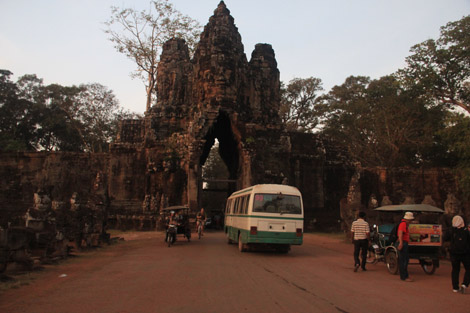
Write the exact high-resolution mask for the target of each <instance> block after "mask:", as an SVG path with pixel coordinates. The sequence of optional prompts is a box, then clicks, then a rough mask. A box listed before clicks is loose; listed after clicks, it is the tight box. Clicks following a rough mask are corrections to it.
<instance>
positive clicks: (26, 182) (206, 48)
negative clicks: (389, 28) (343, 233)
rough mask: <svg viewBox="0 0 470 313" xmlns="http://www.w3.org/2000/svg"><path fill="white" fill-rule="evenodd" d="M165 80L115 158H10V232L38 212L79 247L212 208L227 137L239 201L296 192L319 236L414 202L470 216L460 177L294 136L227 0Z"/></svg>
mask: <svg viewBox="0 0 470 313" xmlns="http://www.w3.org/2000/svg"><path fill="white" fill-rule="evenodd" d="M157 81H158V84H157V89H156V92H157V99H158V100H157V103H156V104H155V105H154V106H153V107H151V108H150V109H149V110H148V111H147V112H146V114H145V117H144V118H143V119H142V120H125V121H122V123H121V128H120V132H119V135H118V138H117V140H116V142H115V143H113V144H111V146H110V151H109V153H93V154H90V153H66V152H34V153H33V152H31V153H27V152H18V153H1V158H0V175H1V177H2V179H1V182H0V190H1V194H0V203H1V207H0V226H2V227H4V228H5V227H7V226H8V225H21V223H22V222H24V216H25V215H26V213H27V212H28V214H27V215H28V216H33V215H35V214H36V215H41V216H44V215H47V214H49V215H48V216H54V221H55V223H56V224H57V225H59V224H60V225H61V226H60V227H59V226H57V227H59V228H61V229H69V231H70V232H71V233H72V234H75V235H73V237H74V238H78V239H77V240H80V238H81V237H80V235H77V229H78V232H79V233H80V230H83V229H88V231H89V232H90V233H93V234H95V235H97V234H100V233H102V232H103V230H104V229H106V228H107V227H117V228H124V229H128V228H135V229H152V228H155V223H156V218H157V217H158V214H159V211H160V209H161V208H163V207H165V206H170V205H179V204H187V205H188V206H189V207H190V208H191V209H193V210H197V209H198V208H199V207H200V205H201V204H200V201H201V195H202V193H203V192H204V189H203V182H202V175H201V173H202V166H203V165H204V163H205V161H206V159H207V157H208V154H209V151H210V149H211V147H212V146H213V145H214V142H215V140H216V139H217V140H218V141H219V143H220V144H219V153H220V156H221V157H222V159H223V161H224V163H225V164H226V166H227V169H228V172H229V177H227V182H228V185H229V187H228V189H229V192H230V191H235V190H239V189H242V188H245V187H248V186H250V185H254V184H260V183H278V184H280V183H287V184H289V185H293V186H296V187H298V188H299V189H300V191H301V192H302V194H303V201H304V207H305V227H306V229H307V230H318V229H323V230H339V229H340V228H341V227H343V229H345V230H346V229H347V228H348V227H349V225H350V223H351V222H352V220H353V218H354V215H355V212H356V211H357V210H359V209H364V210H366V211H367V212H368V214H369V216H370V217H371V218H374V212H373V211H372V210H373V208H375V207H377V206H378V205H383V204H386V203H390V204H392V203H393V204H400V203H403V202H404V201H405V200H406V201H411V202H415V203H422V202H426V203H433V204H435V205H436V206H438V207H441V208H445V209H446V210H447V211H448V213H449V214H450V213H455V212H460V213H462V214H464V215H467V217H470V216H468V215H469V214H470V208H469V207H470V204H469V203H468V201H467V202H466V201H463V200H462V199H460V200H459V194H460V193H459V187H458V185H457V182H456V179H455V177H454V175H453V173H452V172H451V171H450V170H448V169H393V170H392V169H385V168H361V166H360V164H355V163H353V162H351V160H350V158H349V157H348V155H347V153H346V152H345V151H343V150H341V149H338V148H337V147H336V146H335V145H334V143H332V142H330V141H329V140H328V139H326V138H322V137H320V136H318V135H315V134H306V133H298V132H287V131H286V130H285V129H284V128H283V126H282V125H281V122H280V117H279V115H278V111H279V106H280V78H279V70H278V68H277V62H276V59H275V54H274V50H273V48H272V47H271V46H270V45H269V44H257V45H256V46H255V48H254V50H253V52H252V54H251V59H250V60H249V61H248V60H247V57H246V55H245V52H244V46H243V44H242V40H241V36H240V34H239V32H238V29H237V27H236V26H235V23H234V19H233V17H232V16H231V15H230V12H229V10H228V9H227V8H226V6H225V4H224V2H223V1H222V2H220V4H219V5H218V7H217V9H216V10H215V11H214V15H213V16H212V17H211V18H210V19H209V22H208V24H207V25H206V26H205V28H204V31H203V33H202V34H201V38H200V42H199V45H198V46H197V49H196V51H195V54H194V56H193V57H192V58H190V54H189V51H188V47H187V46H186V44H185V42H184V41H183V40H179V39H173V40H170V41H168V42H167V43H166V44H165V45H164V48H163V52H162V55H161V62H160V64H159V67H158V78H157ZM221 206H223V204H221ZM32 212H36V213H35V214H32ZM45 212H48V213H45ZM72 213H73V214H72ZM66 216H72V217H71V218H69V219H68V220H67V219H66V218H65V217H66ZM29 219H30V220H32V219H34V218H29ZM36 219H37V218H36ZM59 221H61V222H60V223H59ZM74 229H75V231H74Z"/></svg>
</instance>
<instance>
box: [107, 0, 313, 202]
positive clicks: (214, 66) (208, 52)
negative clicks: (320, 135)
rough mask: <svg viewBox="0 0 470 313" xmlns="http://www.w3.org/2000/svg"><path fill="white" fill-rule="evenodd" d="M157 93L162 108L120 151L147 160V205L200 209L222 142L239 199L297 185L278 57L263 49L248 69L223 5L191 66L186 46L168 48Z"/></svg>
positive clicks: (132, 125) (137, 126)
mask: <svg viewBox="0 0 470 313" xmlns="http://www.w3.org/2000/svg"><path fill="white" fill-rule="evenodd" d="M156 92H157V103H156V105H155V106H153V107H152V108H151V109H150V110H149V111H148V112H146V115H145V119H144V121H141V122H139V121H133V122H131V121H127V122H125V123H123V125H122V126H123V127H122V129H121V136H120V140H119V142H118V143H117V144H115V145H114V146H113V149H114V151H119V150H122V149H123V148H124V147H129V146H132V149H137V150H139V151H142V152H143V153H144V155H145V158H146V163H147V173H146V176H147V178H146V179H145V188H144V190H143V191H144V192H145V194H146V196H147V198H149V197H150V198H151V197H154V196H155V195H159V197H160V199H156V202H157V203H160V202H162V199H161V197H162V196H163V197H167V198H168V199H167V200H163V201H168V202H169V203H168V204H170V205H172V204H180V203H188V204H189V205H190V207H191V208H194V209H195V208H197V207H198V199H199V198H200V192H201V186H202V183H201V171H202V165H203V164H204V163H205V161H206V159H207V157H208V154H209V151H210V149H211V147H212V145H213V144H214V141H215V139H217V140H218V141H219V153H220V156H221V157H222V159H223V160H224V162H225V164H226V165H227V168H228V171H229V173H230V177H228V179H229V180H231V181H233V183H232V185H231V188H232V190H233V191H235V190H238V189H241V188H245V187H248V186H250V185H253V184H257V183H282V182H283V181H284V182H285V181H289V182H290V183H291V184H292V183H294V179H293V177H291V176H292V175H291V174H292V173H291V170H290V168H291V166H290V164H289V158H290V157H291V150H292V149H291V148H292V147H291V137H290V135H288V134H287V133H285V132H284V131H283V129H282V126H281V123H280V117H279V114H278V111H279V106H280V95H279V93H280V80H279V70H278V69H277V62H276V59H275V56H274V51H273V49H272V47H271V46H270V45H268V44H257V45H256V47H255V50H254V51H253V52H252V54H251V60H250V61H247V57H246V55H245V52H244V47H243V44H242V41H241V36H240V34H239V32H238V29H237V27H236V26H235V24H234V19H233V17H232V16H231V15H230V11H229V10H228V9H227V7H226V5H225V3H224V2H223V1H221V2H220V4H219V5H218V7H217V9H216V10H215V11H214V15H213V16H212V17H211V18H210V19H209V23H208V24H207V25H206V26H205V28H204V31H203V33H202V34H201V38H200V42H199V44H198V46H197V49H196V51H195V54H194V56H193V58H192V59H191V58H190V55H189V51H188V47H187V46H186V44H185V42H184V40H181V39H173V40H170V41H168V42H167V43H166V44H165V45H164V47H163V52H162V55H161V61H160V63H159V66H158V77H157V90H156ZM130 129H132V131H129V130H130ZM129 133H133V134H134V135H132V136H129ZM126 134H127V135H126ZM126 137H127V138H126ZM314 148H316V147H314ZM315 154H317V153H315ZM317 155H318V154H317ZM320 156H321V154H320Z"/></svg>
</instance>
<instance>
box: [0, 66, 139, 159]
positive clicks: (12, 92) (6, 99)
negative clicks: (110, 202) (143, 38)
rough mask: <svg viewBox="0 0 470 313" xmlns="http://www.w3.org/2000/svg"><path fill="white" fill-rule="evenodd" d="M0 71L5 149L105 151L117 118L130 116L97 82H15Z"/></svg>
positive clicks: (0, 131)
mask: <svg viewBox="0 0 470 313" xmlns="http://www.w3.org/2000/svg"><path fill="white" fill-rule="evenodd" d="M11 75H12V73H11V72H9V71H6V70H2V71H1V72H0V144H1V147H2V148H1V149H2V150H3V151H18V150H26V151H28V150H29V151H35V150H46V151H52V150H56V151H87V152H102V151H107V149H108V145H109V143H110V142H111V141H112V140H113V138H114V137H115V135H116V134H117V125H118V120H119V119H121V118H122V117H125V116H131V114H130V113H128V112H124V111H123V110H122V109H121V108H119V106H118V103H117V100H116V99H115V96H114V95H113V93H112V92H111V91H110V90H108V89H107V88H106V87H104V86H102V85H99V84H87V85H80V86H78V87H77V86H72V87H64V86H60V85H58V84H52V85H48V86H44V85H43V80H42V79H39V78H37V77H36V75H24V76H22V77H20V78H19V79H18V81H17V83H13V82H12V81H11V80H10V76H11Z"/></svg>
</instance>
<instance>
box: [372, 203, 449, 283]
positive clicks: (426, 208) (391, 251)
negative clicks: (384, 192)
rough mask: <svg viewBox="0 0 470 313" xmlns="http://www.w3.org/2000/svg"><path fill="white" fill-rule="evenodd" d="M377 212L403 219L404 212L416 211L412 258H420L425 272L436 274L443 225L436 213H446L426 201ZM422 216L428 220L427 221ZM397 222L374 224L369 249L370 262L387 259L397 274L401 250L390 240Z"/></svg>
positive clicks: (388, 264)
mask: <svg viewBox="0 0 470 313" xmlns="http://www.w3.org/2000/svg"><path fill="white" fill-rule="evenodd" d="M375 211H378V212H381V214H382V213H385V214H386V215H390V216H388V217H389V218H390V217H393V215H395V217H398V216H397V215H400V216H399V217H400V221H401V218H402V216H403V215H404V213H405V212H413V213H415V219H414V221H413V222H412V223H411V224H410V225H409V230H410V242H409V246H408V247H409V250H408V251H409V255H410V260H413V259H415V260H418V262H419V263H412V262H410V265H411V264H419V265H421V267H422V268H423V270H424V272H425V273H426V274H429V275H431V274H434V272H435V271H436V269H437V268H438V267H439V250H440V247H441V245H442V238H443V236H442V235H443V234H442V225H440V224H438V219H439V218H438V217H437V216H436V214H443V213H444V211H443V210H441V209H439V208H437V207H434V206H431V205H427V204H402V205H387V206H382V207H379V208H376V209H375ZM420 219H423V220H424V219H426V221H425V222H426V223H419V222H421V221H420ZM394 226H395V224H394V223H387V224H382V225H374V226H373V229H372V231H371V245H370V247H369V251H368V258H367V262H368V263H376V262H377V261H384V262H385V264H386V265H387V269H388V271H389V272H390V273H391V274H397V273H398V250H397V248H396V246H395V244H394V243H392V242H390V233H391V231H392V229H393V228H394Z"/></svg>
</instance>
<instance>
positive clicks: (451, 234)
mask: <svg viewBox="0 0 470 313" xmlns="http://www.w3.org/2000/svg"><path fill="white" fill-rule="evenodd" d="M444 240H445V241H448V240H450V261H451V264H452V273H451V279H452V291H453V292H459V291H460V292H461V293H466V290H467V288H468V286H469V284H470V246H469V245H470V232H469V231H468V228H466V227H465V222H464V221H463V218H462V217H461V216H460V215H456V216H454V217H453V218H452V228H451V229H450V231H448V232H446V234H445V237H444ZM460 263H462V264H463V266H464V268H465V275H464V277H463V283H462V285H461V286H460V287H459V276H460Z"/></svg>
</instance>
